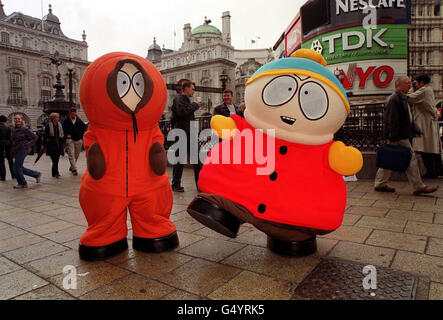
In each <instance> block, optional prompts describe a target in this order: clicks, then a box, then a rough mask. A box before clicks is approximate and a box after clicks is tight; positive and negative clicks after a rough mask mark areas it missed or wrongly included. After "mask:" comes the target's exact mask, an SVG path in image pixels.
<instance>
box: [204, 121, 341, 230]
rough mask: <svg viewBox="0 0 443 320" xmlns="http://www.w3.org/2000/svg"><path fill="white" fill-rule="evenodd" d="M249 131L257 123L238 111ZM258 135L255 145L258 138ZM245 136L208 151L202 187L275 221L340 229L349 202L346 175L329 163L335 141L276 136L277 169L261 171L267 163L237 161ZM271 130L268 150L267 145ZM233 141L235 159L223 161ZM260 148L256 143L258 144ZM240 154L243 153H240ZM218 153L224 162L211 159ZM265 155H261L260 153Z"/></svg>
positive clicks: (265, 142) (241, 124)
mask: <svg viewBox="0 0 443 320" xmlns="http://www.w3.org/2000/svg"><path fill="white" fill-rule="evenodd" d="M231 118H233V119H234V120H235V122H236V125H237V128H238V129H239V130H240V131H242V132H243V130H245V129H250V130H253V131H252V132H254V128H253V127H252V126H251V125H249V123H247V121H246V120H245V119H243V118H241V117H239V116H237V115H232V116H231ZM252 136H253V142H254V145H255V142H256V138H255V135H252ZM238 139H241V135H240V134H236V135H235V137H234V138H233V140H224V141H222V142H221V143H219V144H218V145H216V146H215V147H214V148H213V149H212V150H211V152H210V153H209V154H208V158H207V161H206V163H205V165H204V166H203V168H202V170H201V171H200V176H199V188H200V190H201V191H202V192H205V193H212V194H217V195H220V196H222V197H225V198H227V199H229V200H232V201H234V202H236V203H239V204H241V205H242V206H244V207H246V208H247V209H248V210H249V211H250V212H251V213H252V214H253V215H254V216H255V217H257V218H260V219H264V220H269V221H273V222H278V223H283V224H288V225H294V226H299V227H308V228H314V229H321V230H335V229H337V228H338V227H339V226H340V225H341V222H342V220H343V214H344V211H345V206H346V185H345V182H344V180H343V177H342V176H341V175H339V174H338V173H336V172H334V171H333V170H331V169H330V167H329V162H328V154H329V148H330V146H331V145H332V143H333V141H330V142H329V143H327V144H324V145H320V146H312V145H303V144H297V143H291V142H287V141H284V140H280V139H277V138H275V149H274V150H275V169H274V172H272V173H271V174H268V175H257V168H264V167H266V164H264V165H263V164H259V163H257V159H256V157H253V158H254V159H253V160H254V161H253V163H252V164H246V163H245V162H246V161H245V157H244V156H245V147H244V144H243V147H242V149H241V153H242V157H241V159H242V163H241V164H233V160H234V155H233V154H234V152H232V150H233V146H234V143H235V141H236V140H238ZM266 140H267V139H266V135H264V139H263V141H264V142H263V145H264V146H263V150H264V152H266V150H267V147H266V145H267V141H266ZM225 147H230V148H231V149H230V150H231V155H230V160H231V161H230V164H222V155H221V152H220V150H222V149H220V148H225ZM254 154H255V147H254ZM237 156H238V154H237ZM211 157H213V158H217V159H218V163H219V164H213V163H211V162H214V161H212V160H213V159H211ZM258 160H259V161H260V159H258Z"/></svg>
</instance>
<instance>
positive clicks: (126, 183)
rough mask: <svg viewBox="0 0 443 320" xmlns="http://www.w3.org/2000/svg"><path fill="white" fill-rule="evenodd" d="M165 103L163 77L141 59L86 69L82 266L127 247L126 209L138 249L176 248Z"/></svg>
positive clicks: (107, 59)
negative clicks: (85, 226)
mask: <svg viewBox="0 0 443 320" xmlns="http://www.w3.org/2000/svg"><path fill="white" fill-rule="evenodd" d="M166 96H167V92H166V85H165V82H164V80H163V77H162V75H161V74H160V72H159V71H158V70H157V69H156V68H155V67H154V65H153V64H151V63H150V62H149V61H148V60H146V59H144V58H142V57H139V56H136V55H133V54H129V53H123V52H114V53H109V54H106V55H104V56H102V57H100V58H98V59H97V60H95V61H94V62H93V63H91V65H90V66H89V67H88V68H87V69H86V71H85V74H84V75H83V78H82V80H81V83H80V101H81V104H82V107H83V109H84V112H85V114H86V116H87V117H88V120H89V128H88V131H87V132H86V134H85V135H84V144H85V148H86V159H87V168H88V170H87V171H86V172H85V174H84V175H83V177H82V183H81V187H80V193H79V200H80V205H81V207H82V209H83V212H84V214H85V216H86V219H87V221H88V229H87V230H86V232H85V233H84V234H83V235H82V237H81V238H80V246H79V253H80V257H81V258H82V259H84V260H100V259H104V258H106V257H109V256H112V255H114V254H117V253H120V252H122V251H124V250H126V249H127V248H128V244H127V240H126V236H127V231H128V230H127V226H126V220H127V210H128V209H129V213H130V216H131V224H132V231H133V247H134V249H136V250H141V251H145V252H162V251H165V250H170V249H173V248H175V247H177V246H178V237H177V234H176V231H175V226H174V224H173V223H172V222H171V220H169V215H170V213H171V209H172V200H173V198H172V190H171V187H170V184H169V178H168V175H167V173H166V164H167V159H166V152H165V150H164V149H163V147H162V146H163V139H164V138H163V135H162V133H161V131H160V128H159V126H158V121H159V120H160V117H161V115H162V113H163V110H164V107H165V104H166Z"/></svg>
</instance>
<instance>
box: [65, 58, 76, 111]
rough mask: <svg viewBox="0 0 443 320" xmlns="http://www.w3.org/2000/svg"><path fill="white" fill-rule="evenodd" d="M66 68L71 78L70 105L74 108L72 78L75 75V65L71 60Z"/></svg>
mask: <svg viewBox="0 0 443 320" xmlns="http://www.w3.org/2000/svg"><path fill="white" fill-rule="evenodd" d="M66 67H68V76H69V105H70V106H71V107H72V104H73V101H72V76H73V75H74V67H75V65H74V63H73V62H72V61H71V59H69V61H68V63H66Z"/></svg>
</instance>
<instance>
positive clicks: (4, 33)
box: [1, 32, 9, 43]
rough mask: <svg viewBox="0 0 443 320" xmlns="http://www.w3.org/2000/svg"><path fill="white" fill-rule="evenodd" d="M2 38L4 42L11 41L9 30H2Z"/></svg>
mask: <svg viewBox="0 0 443 320" xmlns="http://www.w3.org/2000/svg"><path fill="white" fill-rule="evenodd" d="M1 40H2V42H4V43H9V33H7V32H2V34H1Z"/></svg>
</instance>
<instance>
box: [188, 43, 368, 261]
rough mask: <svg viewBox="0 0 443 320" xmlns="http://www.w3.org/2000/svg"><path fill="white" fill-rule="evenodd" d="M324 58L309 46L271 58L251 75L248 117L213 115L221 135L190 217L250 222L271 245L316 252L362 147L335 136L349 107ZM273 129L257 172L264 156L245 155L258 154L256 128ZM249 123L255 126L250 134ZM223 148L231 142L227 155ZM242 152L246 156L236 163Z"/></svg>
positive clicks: (229, 225) (222, 229)
mask: <svg viewBox="0 0 443 320" xmlns="http://www.w3.org/2000/svg"><path fill="white" fill-rule="evenodd" d="M325 66H326V61H325V59H324V58H323V57H322V56H321V55H320V54H319V53H317V52H315V51H313V50H308V49H301V50H298V51H296V52H295V53H294V54H293V55H292V56H291V57H289V58H285V59H280V60H276V61H272V62H270V63H268V64H266V65H264V66H262V67H261V68H260V69H258V70H257V72H256V73H255V74H253V75H252V77H251V78H250V79H249V80H248V82H247V83H246V86H247V87H246V91H245V103H246V110H245V113H244V115H245V118H244V119H243V118H241V117H238V116H236V115H231V117H230V118H227V117H223V116H215V117H213V118H212V120H211V127H212V128H213V129H214V130H215V131H216V132H217V135H218V136H219V137H222V138H223V139H224V140H223V141H222V142H220V143H219V144H218V145H216V146H215V147H214V148H213V149H212V150H211V151H210V153H209V154H208V157H207V159H206V162H205V165H204V166H203V169H202V171H201V172H200V178H199V189H200V190H201V193H199V194H198V196H197V197H196V198H195V199H194V200H193V201H192V202H191V203H190V205H189V206H188V209H187V211H188V213H189V214H190V215H191V216H192V217H194V218H195V219H196V220H198V221H200V222H201V223H202V224H204V225H206V226H207V227H209V228H211V229H213V230H215V231H217V232H219V233H221V234H224V235H226V236H229V237H233V238H234V237H236V235H237V232H238V230H239V226H240V224H242V223H251V224H252V225H254V226H255V227H256V228H258V229H259V230H261V231H263V232H264V233H266V234H267V236H268V248H270V249H271V250H272V251H274V252H277V253H280V254H283V255H291V256H304V255H308V254H311V253H313V252H315V251H316V235H323V234H327V233H329V232H332V231H334V230H335V229H337V228H338V227H339V226H340V225H341V222H342V219H343V214H344V211H345V206H346V185H345V182H344V180H343V177H342V175H352V174H355V173H357V172H358V171H359V170H360V169H361V167H362V165H363V158H362V155H361V153H360V152H359V151H358V150H357V149H355V148H353V147H347V146H345V145H344V144H343V143H342V142H338V141H337V142H334V141H333V140H332V139H333V136H334V133H335V132H336V131H337V130H338V129H339V128H340V127H341V126H342V125H343V123H344V121H345V119H346V117H347V114H349V111H350V107H349V103H348V100H347V97H346V93H345V90H344V89H343V87H342V85H341V84H340V82H339V81H338V80H337V79H336V77H335V76H334V75H333V73H332V72H330V71H329V70H328V69H327V68H326V67H325ZM223 129H224V131H225V132H224V134H223ZM226 129H230V130H228V131H227V132H228V134H226ZM257 129H259V130H257ZM270 129H272V130H274V131H273V133H271V134H274V135H275V138H274V139H265V138H263V139H260V140H261V142H260V143H263V146H262V147H261V148H262V150H265V151H266V150H268V148H269V147H271V149H270V150H272V151H273V152H269V153H268V155H267V156H268V157H269V156H274V157H275V159H274V160H275V161H274V163H275V165H274V168H273V170H272V171H271V172H267V173H266V174H259V170H258V169H260V168H262V169H263V167H264V165H263V161H262V160H260V159H256V158H254V160H253V161H250V162H248V161H245V159H247V158H248V155H249V156H250V155H251V152H252V154H256V148H258V147H259V145H257V139H258V138H259V137H260V134H257V132H264V133H265V134H266V133H267V132H269V131H268V130H270ZM246 131H249V132H252V137H253V138H252V139H249V142H248V139H247V138H246V137H247V136H248V134H246ZM268 138H269V137H268ZM239 140H241V141H239ZM251 141H252V142H251ZM236 143H237V146H239V145H240V146H241V148H236V147H235V146H236ZM269 143H272V144H273V145H271V146H268V144H269ZM251 145H252V146H253V147H251ZM226 150H231V151H229V152H230V154H229V155H228V156H226V154H223V153H224V152H226ZM239 152H241V158H240V159H241V163H238V161H237V163H236V161H234V160H235V159H236V157H237V159H238V158H239V157H238V156H239V154H236V153H239ZM227 157H228V158H230V161H226V159H227ZM223 160H225V161H223ZM268 161H269V159H268Z"/></svg>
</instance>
